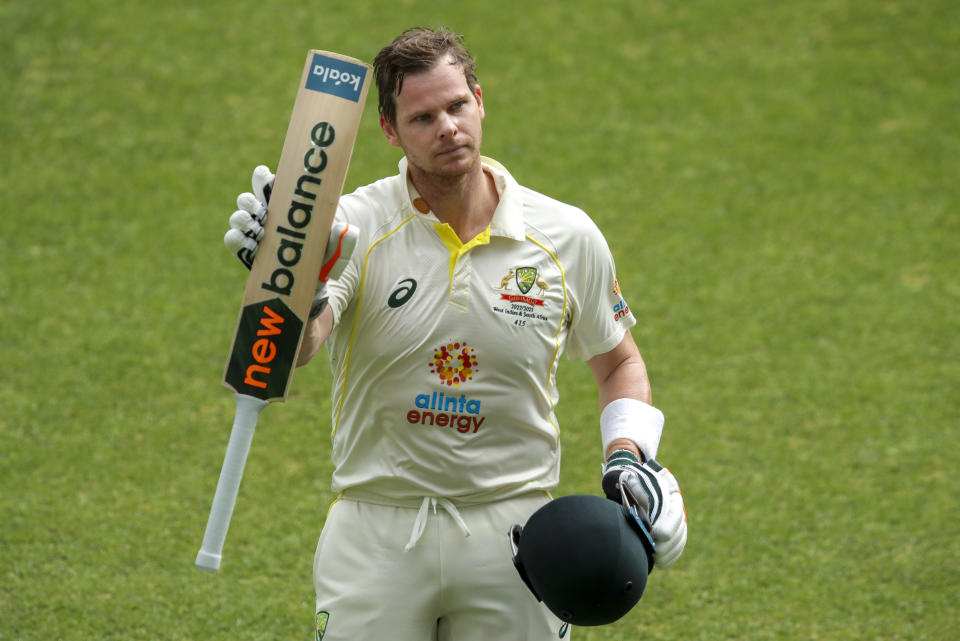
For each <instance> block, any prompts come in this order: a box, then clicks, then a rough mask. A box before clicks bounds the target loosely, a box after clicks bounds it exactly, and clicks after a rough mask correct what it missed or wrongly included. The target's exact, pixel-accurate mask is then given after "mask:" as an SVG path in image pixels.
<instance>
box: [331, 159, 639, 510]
mask: <svg viewBox="0 0 960 641" xmlns="http://www.w3.org/2000/svg"><path fill="white" fill-rule="evenodd" d="M483 164H484V169H485V170H486V171H488V172H489V173H490V174H491V175H492V176H493V177H494V180H495V183H496V187H497V191H498V192H499V195H500V202H499V205H498V207H497V209H496V212H495V213H494V216H493V219H492V221H491V223H490V226H489V227H488V229H487V230H486V231H485V232H483V233H481V234H479V235H478V236H477V237H476V238H474V239H473V240H471V241H470V242H468V243H466V245H463V244H461V242H460V240H459V239H458V238H457V236H456V234H454V233H453V230H452V229H451V228H450V227H449V226H448V225H446V224H443V223H440V222H439V220H438V219H437V218H436V216H434V215H433V214H432V213H430V212H429V211H428V208H427V206H426V203H425V201H424V200H423V199H421V198H419V197H418V195H417V194H416V192H415V191H414V190H413V188H412V185H411V184H409V182H408V180H407V163H406V159H403V160H401V161H400V166H399V168H400V171H399V173H398V174H397V175H395V176H392V177H389V178H385V179H383V180H380V181H377V182H375V183H373V184H371V185H368V186H365V187H362V188H360V189H358V190H357V191H355V192H353V193H352V194H348V195H344V196H343V197H342V198H341V199H340V204H339V208H338V214H337V215H338V216H339V217H341V218H343V219H346V220H347V221H348V222H349V223H350V224H351V225H356V226H357V227H359V229H360V240H359V242H358V245H357V249H356V251H355V252H354V254H353V257H352V259H351V263H350V265H349V266H348V267H347V269H346V270H345V271H344V273H343V275H342V276H341V277H340V278H339V279H338V280H337V281H331V282H330V283H329V284H328V291H329V294H330V306H331V309H332V311H333V314H334V319H335V320H334V323H335V325H334V330H333V333H332V334H331V336H330V338H329V339H328V340H327V343H326V344H327V347H328V350H329V354H330V362H331V366H332V369H333V374H334V382H333V416H332V418H333V434H332V438H333V463H334V465H335V471H334V475H333V488H334V490H336V491H343V490H346V491H347V493H348V495H353V496H357V497H361V496H363V497H366V498H367V499H369V500H377V499H382V500H385V501H389V502H398V503H400V504H405V503H410V504H419V500H420V499H421V498H422V497H425V496H436V497H446V498H450V499H454V500H457V501H461V502H464V503H470V502H482V501H489V500H496V499H500V498H507V497H510V496H515V495H518V494H521V493H524V492H529V491H532V490H550V489H552V488H554V487H556V485H557V482H558V480H559V466H560V433H559V427H558V425H557V420H556V415H555V408H556V404H557V401H558V392H557V378H556V376H557V365H558V363H559V360H560V355H561V354H562V353H563V352H564V351H565V350H566V351H567V352H568V354H569V356H570V357H571V358H581V359H584V360H586V359H589V358H590V357H592V356H595V355H597V354H602V353H604V352H607V351H609V350H611V349H613V348H614V347H616V346H617V345H618V344H619V343H620V341H621V339H622V338H623V335H624V333H625V332H626V331H627V329H628V328H629V327H631V326H633V325H634V324H635V322H636V321H635V320H634V318H633V316H632V314H631V313H630V310H629V307H628V306H627V304H626V302H625V301H624V299H623V297H622V295H621V293H620V288H619V286H618V285H617V280H616V275H615V268H614V262H613V258H612V256H611V255H610V251H609V248H608V247H607V244H606V241H605V240H604V238H603V236H602V235H601V233H600V231H599V230H598V229H597V227H596V225H595V224H594V223H593V221H591V220H590V218H589V217H588V216H587V215H586V214H585V213H584V212H583V211H581V210H579V209H577V208H575V207H571V206H570V205H566V204H563V203H561V202H559V201H556V200H553V199H551V198H548V197H546V196H544V195H541V194H539V193H536V192H534V191H532V190H530V189H527V188H525V187H522V186H520V185H519V184H518V183H517V182H516V181H515V180H514V179H513V177H512V176H511V175H510V174H509V173H508V172H507V170H506V169H505V168H504V167H503V166H502V165H500V164H498V163H497V162H495V161H493V160H490V159H488V158H483ZM418 207H419V208H420V209H421V210H423V211H418Z"/></svg>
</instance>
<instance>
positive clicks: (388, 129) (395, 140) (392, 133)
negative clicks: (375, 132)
mask: <svg viewBox="0 0 960 641" xmlns="http://www.w3.org/2000/svg"><path fill="white" fill-rule="evenodd" d="M380 129H381V130H383V135H384V136H386V137H387V142H389V143H390V144H391V145H393V146H394V147H399V146H400V136H398V135H397V130H396V128H395V127H394V126H393V125H391V124H390V121H389V120H387V118H386V116H384V115H383V114H380Z"/></svg>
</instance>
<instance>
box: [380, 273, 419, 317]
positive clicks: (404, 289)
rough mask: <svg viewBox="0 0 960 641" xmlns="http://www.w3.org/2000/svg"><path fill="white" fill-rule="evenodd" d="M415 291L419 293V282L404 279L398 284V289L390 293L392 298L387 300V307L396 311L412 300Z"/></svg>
mask: <svg viewBox="0 0 960 641" xmlns="http://www.w3.org/2000/svg"><path fill="white" fill-rule="evenodd" d="M415 291H417V281H415V280H413V279H412V278H404V279H403V280H401V281H400V282H399V283H397V288H396V289H394V290H393V292H391V293H390V297H389V298H388V299H387V305H389V306H390V307H391V308H393V309H396V308H398V307H400V306H401V305H403V304H404V303H406V302H407V301H408V300H410V299H411V298H412V297H413V293H414V292H415Z"/></svg>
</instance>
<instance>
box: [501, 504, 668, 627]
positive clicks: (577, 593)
mask: <svg viewBox="0 0 960 641" xmlns="http://www.w3.org/2000/svg"><path fill="white" fill-rule="evenodd" d="M625 503H626V502H625ZM644 516H645V515H644ZM641 518H642V517H641V515H640V513H639V512H638V510H637V508H636V506H632V505H629V504H628V503H627V504H624V505H620V504H617V503H615V502H613V501H611V500H609V499H607V498H603V497H600V496H593V495H587V494H574V495H570V496H564V497H561V498H558V499H554V500H553V501H550V502H549V503H547V504H546V505H544V506H543V507H541V508H540V509H539V510H537V511H536V512H534V513H533V514H532V515H531V516H530V518H529V519H528V520H527V523H526V525H524V526H522V527H521V526H519V525H515V526H513V528H511V530H510V542H511V545H512V547H513V552H514V555H513V564H514V565H515V566H516V568H517V571H518V572H519V573H520V577H521V578H522V579H523V581H524V583H526V584H527V587H528V588H530V591H531V592H533V595H534V596H535V597H537V599H538V600H539V601H542V602H543V603H544V604H545V605H546V606H547V607H548V608H549V609H550V611H551V612H553V613H554V614H555V615H557V617H559V618H560V619H561V620H563V621H565V622H567V623H570V624H572V625H581V626H594V625H606V624H608V623H613V622H614V621H616V620H617V619H619V618H621V617H622V616H623V615H625V614H626V613H627V612H629V611H630V609H631V608H633V606H634V605H636V604H637V601H639V600H640V597H641V596H643V590H644V588H645V587H646V585H647V575H648V574H649V573H650V570H651V569H652V568H653V554H654V550H655V548H654V544H653V538H652V537H651V536H650V533H649V530H648V528H647V526H646V525H644V523H643V521H642V520H641Z"/></svg>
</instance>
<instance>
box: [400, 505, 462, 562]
mask: <svg viewBox="0 0 960 641" xmlns="http://www.w3.org/2000/svg"><path fill="white" fill-rule="evenodd" d="M437 505H439V506H440V507H442V508H443V509H444V510H446V512H447V514H449V515H450V517H451V518H452V519H453V520H454V522H455V523H456V524H457V526H458V527H459V528H460V531H461V532H463V536H464V537H468V536H470V528H468V527H467V524H466V523H465V522H464V520H463V517H461V516H460V512H459V511H457V506H456V505H454V504H453V501H451V500H450V499H445V498H436V497H433V496H425V497H423V503H421V504H420V510H419V511H418V512H417V518H416V519H415V520H414V521H413V530H412V531H411V532H410V541H408V542H407V545H406V547H404V548H403V549H404V551H405V552H409V551H410V550H412V549H413V548H415V547H416V546H417V542H419V541H420V537H421V536H423V531H424V530H425V529H426V527H427V517H428V516H429V511H430V510H431V509H433V513H434V515H436V513H437Z"/></svg>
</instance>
